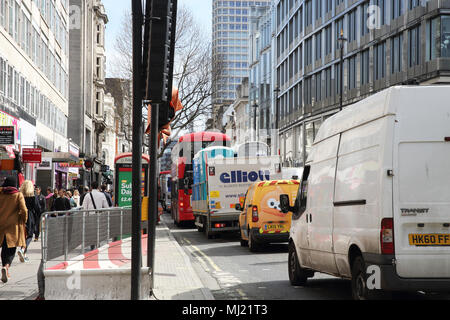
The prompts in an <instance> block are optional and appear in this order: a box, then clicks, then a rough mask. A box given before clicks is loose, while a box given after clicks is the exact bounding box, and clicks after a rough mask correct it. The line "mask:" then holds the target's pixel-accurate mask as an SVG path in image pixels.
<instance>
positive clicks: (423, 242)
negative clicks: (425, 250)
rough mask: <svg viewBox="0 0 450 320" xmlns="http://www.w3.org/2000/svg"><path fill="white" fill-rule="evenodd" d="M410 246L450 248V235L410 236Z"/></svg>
mask: <svg viewBox="0 0 450 320" xmlns="http://www.w3.org/2000/svg"><path fill="white" fill-rule="evenodd" d="M409 244H410V245H412V246H417V247H425V246H450V234H410V235H409Z"/></svg>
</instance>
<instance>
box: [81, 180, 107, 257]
mask: <svg viewBox="0 0 450 320" xmlns="http://www.w3.org/2000/svg"><path fill="white" fill-rule="evenodd" d="M91 188H92V191H91V192H89V193H87V194H86V196H85V197H84V201H83V210H98V209H107V208H109V206H108V201H107V200H106V196H105V195H104V194H103V193H102V192H100V190H98V182H96V181H94V182H92V184H91ZM90 247H91V250H94V249H95V247H96V245H95V244H91V246H90Z"/></svg>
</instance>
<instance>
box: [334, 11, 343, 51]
mask: <svg viewBox="0 0 450 320" xmlns="http://www.w3.org/2000/svg"><path fill="white" fill-rule="evenodd" d="M335 26H336V29H335V35H336V37H335V39H334V43H338V39H339V38H340V37H341V31H344V19H343V18H341V19H339V20H336V25H335ZM337 49H338V48H337V47H336V50H337Z"/></svg>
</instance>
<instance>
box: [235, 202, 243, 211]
mask: <svg viewBox="0 0 450 320" xmlns="http://www.w3.org/2000/svg"><path fill="white" fill-rule="evenodd" d="M234 208H235V209H236V211H242V206H241V204H240V203H238V204H236V205H235V206H234Z"/></svg>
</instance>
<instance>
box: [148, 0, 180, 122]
mask: <svg viewBox="0 0 450 320" xmlns="http://www.w3.org/2000/svg"><path fill="white" fill-rule="evenodd" d="M150 3H151V8H147V12H150V13H151V18H150V19H146V26H145V35H144V40H145V42H146V45H144V50H148V52H145V51H144V55H145V57H146V58H147V61H144V63H145V65H146V74H145V77H146V84H147V88H146V100H149V101H151V103H152V105H154V106H156V105H158V106H159V118H158V127H159V129H161V128H163V127H164V126H166V125H168V124H169V123H170V121H171V120H172V119H173V117H174V116H175V111H174V109H173V108H171V106H170V102H171V100H172V82H173V65H174V56H175V32H176V19H177V0H147V6H148V5H149V4H150ZM146 47H148V48H146Z"/></svg>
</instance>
